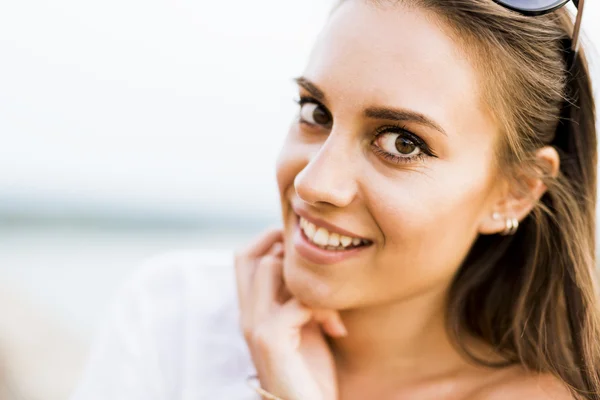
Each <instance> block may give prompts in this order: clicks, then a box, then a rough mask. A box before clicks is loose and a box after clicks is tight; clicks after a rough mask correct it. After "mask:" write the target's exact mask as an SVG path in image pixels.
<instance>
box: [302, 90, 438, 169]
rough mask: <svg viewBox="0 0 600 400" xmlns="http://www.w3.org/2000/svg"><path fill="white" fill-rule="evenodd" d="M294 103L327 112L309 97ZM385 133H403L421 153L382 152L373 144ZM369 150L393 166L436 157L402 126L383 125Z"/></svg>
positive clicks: (308, 123) (305, 122)
mask: <svg viewBox="0 0 600 400" xmlns="http://www.w3.org/2000/svg"><path fill="white" fill-rule="evenodd" d="M294 101H295V102H296V103H297V104H298V105H299V106H300V107H302V106H303V105H304V104H307V103H313V104H316V105H318V106H319V107H322V108H323V109H325V110H327V107H325V106H324V105H323V104H322V103H321V102H320V101H318V100H317V99H315V98H313V97H310V96H301V97H300V98H297V99H295V100H294ZM327 113H328V114H329V115H330V116H331V113H329V110H327ZM299 122H300V123H303V124H307V125H309V126H318V127H322V126H321V125H315V124H312V123H310V122H307V121H305V120H303V119H302V117H300V118H299ZM385 133H403V134H405V135H406V136H408V137H409V139H410V140H412V141H413V142H414V143H415V144H416V145H417V146H418V147H419V148H420V149H421V152H420V153H419V154H416V155H414V156H410V157H398V156H396V155H394V154H391V153H388V152H387V151H385V150H383V149H382V148H381V147H379V146H377V145H376V144H375V139H377V138H378V137H379V136H380V135H383V134H385ZM371 149H372V150H373V152H374V153H375V154H376V155H377V156H379V157H381V158H383V159H385V160H387V161H388V162H392V163H394V164H410V163H415V162H417V161H419V162H420V161H423V160H424V159H425V158H426V157H437V156H436V155H435V154H434V153H433V151H432V150H431V149H430V148H429V146H428V145H427V143H425V142H424V141H423V140H422V139H421V138H420V137H418V136H417V135H415V134H414V133H412V132H411V131H409V130H408V129H407V128H406V127H405V126H403V125H385V126H382V127H380V128H378V129H377V131H376V132H375V135H374V138H373V141H372V142H371Z"/></svg>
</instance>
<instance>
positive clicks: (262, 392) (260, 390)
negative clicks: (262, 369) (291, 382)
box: [246, 375, 283, 400]
mask: <svg viewBox="0 0 600 400" xmlns="http://www.w3.org/2000/svg"><path fill="white" fill-rule="evenodd" d="M252 381H255V382H258V384H257V385H254V384H252ZM246 383H247V384H248V386H250V387H251V388H252V390H254V391H255V392H256V393H258V394H259V395H261V396H262V397H263V398H265V399H267V400H283V399H282V398H281V397H277V396H275V395H274V394H273V393H269V392H267V391H266V390H265V389H263V388H261V387H260V381H259V380H258V376H257V375H250V376H249V377H247V378H246Z"/></svg>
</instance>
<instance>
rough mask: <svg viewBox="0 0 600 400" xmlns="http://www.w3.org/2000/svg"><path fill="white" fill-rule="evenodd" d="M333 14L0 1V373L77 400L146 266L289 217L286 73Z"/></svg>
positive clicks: (158, 2)
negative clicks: (281, 171) (104, 333)
mask: <svg viewBox="0 0 600 400" xmlns="http://www.w3.org/2000/svg"><path fill="white" fill-rule="evenodd" d="M332 4H333V0H326V1H324V0H286V1H280V0H257V1H244V0H229V1H197V0H196V1H191V0H151V1H141V0H105V1H103V2H96V1H88V0H52V1H50V0H29V1H4V2H1V3H0V354H5V355H6V354H8V355H6V356H4V359H5V362H3V363H0V368H3V369H4V370H6V371H8V372H9V373H10V374H12V376H14V380H15V381H18V380H19V379H23V378H22V377H27V382H26V383H24V385H25V386H27V387H28V388H29V387H31V388H30V392H31V394H30V396H32V397H34V396H35V395H36V393H38V392H40V391H42V392H44V391H45V393H46V396H45V399H54V398H57V399H58V398H66V393H68V391H69V390H70V388H71V386H72V383H73V381H74V380H75V379H76V378H77V375H78V372H79V370H80V368H81V365H82V363H83V361H84V358H85V355H86V352H87V349H88V346H89V343H90V341H91V339H92V338H93V332H94V330H95V329H96V328H97V327H98V326H99V324H101V322H102V318H103V316H104V313H105V311H106V310H107V306H108V304H109V301H110V299H111V297H112V296H113V295H114V293H115V291H116V290H117V289H118V287H119V285H120V284H121V283H122V282H123V280H124V279H126V278H127V276H128V275H129V274H131V272H132V271H133V269H135V268H136V266H137V265H139V264H140V262H142V261H143V260H144V259H146V258H148V257H150V256H152V255H155V254H157V253H161V252H164V251H168V250H177V249H182V248H207V249H213V250H223V251H227V250H230V249H233V248H236V247H238V246H239V245H240V244H241V243H244V242H246V241H247V240H248V239H249V238H250V237H252V236H253V235H254V234H256V233H257V232H260V231H261V230H263V229H264V228H265V227H267V226H269V225H271V224H274V223H277V221H278V219H279V205H278V194H277V188H276V184H275V177H274V163H275V159H276V156H277V152H278V150H279V148H280V146H281V144H282V142H283V139H284V136H285V134H286V132H287V127H288V124H289V123H290V121H291V119H292V118H293V115H294V113H295V111H296V105H295V104H294V103H293V98H294V96H295V90H294V89H295V88H294V85H293V84H292V78H293V77H294V76H297V75H299V74H300V73H301V72H302V69H303V66H304V63H305V61H306V58H307V56H308V54H309V51H310V48H311V45H312V43H313V41H314V40H315V37H316V35H317V34H318V31H319V29H320V28H321V26H322V24H323V23H324V21H325V19H326V18H327V14H328V12H329V10H330V7H331V5H332ZM599 18H600V4H598V2H588V7H587V10H586V17H585V19H584V31H585V32H586V34H587V37H588V39H589V40H591V42H595V43H600V27H599V26H598V24H596V23H595V21H598V20H599ZM593 57H594V58H595V59H597V56H596V54H593ZM593 63H594V64H593V68H594V74H595V75H596V77H597V78H600V67H599V66H598V63H597V62H596V61H593ZM597 80H598V79H597ZM599 83H600V82H597V83H596V85H597V87H598V84H599ZM23 327H28V328H26V329H24V328H23ZM13 355H14V357H13ZM0 359H2V358H0ZM8 360H10V362H9V361H8ZM48 368H52V369H54V370H55V371H63V372H61V374H62V375H61V376H60V377H59V378H58V379H57V378H56V377H53V378H52V379H51V382H50V379H49V378H48V375H47V374H46V372H47V371H48ZM1 370H2V369H0V371H1ZM32 382H33V383H32ZM57 382H58V384H57ZM14 385H15V386H19V385H20V383H19V382H17V383H15V384H14ZM44 385H45V386H44ZM9 386H10V385H9ZM32 386H33V387H32ZM57 386H58V389H56V387H57ZM8 390H10V388H9V389H8ZM26 390H29V389H26ZM1 393H2V392H1V391H0V397H2V396H1ZM26 395H27V393H26Z"/></svg>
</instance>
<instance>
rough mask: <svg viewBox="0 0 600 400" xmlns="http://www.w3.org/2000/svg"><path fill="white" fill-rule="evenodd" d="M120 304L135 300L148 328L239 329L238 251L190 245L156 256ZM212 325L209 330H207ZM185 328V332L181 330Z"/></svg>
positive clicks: (126, 288)
mask: <svg viewBox="0 0 600 400" xmlns="http://www.w3.org/2000/svg"><path fill="white" fill-rule="evenodd" d="M119 297H120V298H119V300H118V303H120V304H118V306H119V307H122V306H128V305H129V306H131V307H132V308H134V313H136V314H138V315H137V317H138V318H142V319H143V320H144V321H143V324H144V326H146V328H150V329H153V330H154V331H155V332H156V333H159V332H161V331H162V330H166V331H169V332H170V333H171V334H172V333H175V332H174V331H173V329H174V328H176V327H180V328H181V329H182V330H183V329H187V330H189V329H198V330H201V331H200V332H197V333H198V334H202V335H203V336H206V335H208V334H210V333H211V332H215V331H218V330H219V329H220V327H221V328H223V329H228V330H229V331H230V332H229V333H232V332H231V331H233V332H235V331H236V330H237V325H236V323H237V313H238V308H237V291H236V281H235V270H234V256H233V252H215V251H210V250H190V251H178V252H171V253H166V254H162V255H158V256H155V257H153V258H151V259H148V260H147V261H146V262H144V263H143V264H142V265H141V266H140V267H139V268H138V269H137V270H136V272H135V273H134V274H133V276H132V277H131V278H130V279H129V281H128V282H127V283H126V284H125V285H124V287H123V289H122V291H121V296H119ZM208 325H211V327H210V328H211V329H210V330H205V329H204V328H208ZM177 333H182V334H183V333H185V332H177Z"/></svg>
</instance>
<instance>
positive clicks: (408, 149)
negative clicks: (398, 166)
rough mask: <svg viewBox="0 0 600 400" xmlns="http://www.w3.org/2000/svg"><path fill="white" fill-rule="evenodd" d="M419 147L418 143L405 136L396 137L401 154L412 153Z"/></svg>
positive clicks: (397, 147) (397, 148)
mask: <svg viewBox="0 0 600 400" xmlns="http://www.w3.org/2000/svg"><path fill="white" fill-rule="evenodd" d="M416 149H417V145H416V144H414V142H413V141H412V140H410V139H407V138H404V137H398V138H396V150H398V152H399V153H400V154H404V155H410V154H412V153H413V152H414V151H415V150H416Z"/></svg>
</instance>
